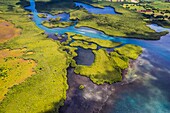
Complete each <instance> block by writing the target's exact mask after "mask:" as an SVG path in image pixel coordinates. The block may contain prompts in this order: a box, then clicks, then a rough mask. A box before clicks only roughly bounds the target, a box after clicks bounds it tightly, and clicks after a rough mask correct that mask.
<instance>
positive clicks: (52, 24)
mask: <svg viewBox="0 0 170 113" xmlns="http://www.w3.org/2000/svg"><path fill="white" fill-rule="evenodd" d="M73 24H74V23H73V22H49V21H43V22H42V25H43V26H45V27H48V28H56V27H61V28H64V27H69V26H71V25H73Z"/></svg>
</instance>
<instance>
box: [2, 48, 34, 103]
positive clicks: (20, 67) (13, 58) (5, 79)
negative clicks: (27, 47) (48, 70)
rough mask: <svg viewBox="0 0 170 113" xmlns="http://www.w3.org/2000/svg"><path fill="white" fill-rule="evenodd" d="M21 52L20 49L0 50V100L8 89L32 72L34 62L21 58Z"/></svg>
mask: <svg viewBox="0 0 170 113" xmlns="http://www.w3.org/2000/svg"><path fill="white" fill-rule="evenodd" d="M23 54H24V52H23V50H20V49H18V50H8V49H4V50H0V84H1V85H0V101H2V99H4V96H5V94H7V92H8V89H10V88H11V87H12V86H14V85H18V84H19V83H21V82H23V81H24V80H25V79H27V78H28V77H30V76H31V75H32V74H34V71H33V67H35V62H34V61H33V60H24V59H21V58H20V57H21V56H22V55H23Z"/></svg>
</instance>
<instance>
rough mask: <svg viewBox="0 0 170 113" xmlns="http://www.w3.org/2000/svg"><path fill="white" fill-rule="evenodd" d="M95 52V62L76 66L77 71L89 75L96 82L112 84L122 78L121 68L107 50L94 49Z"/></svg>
mask: <svg viewBox="0 0 170 113" xmlns="http://www.w3.org/2000/svg"><path fill="white" fill-rule="evenodd" d="M93 53H94V54H95V61H94V63H93V64H92V65H91V66H84V65H78V66H76V68H75V70H74V71H75V73H77V74H80V75H84V76H87V77H89V78H90V79H91V80H92V81H93V82H94V83H96V84H103V83H105V82H107V83H110V84H112V83H113V82H118V81H121V80H122V76H121V70H120V69H119V68H118V67H117V66H116V65H115V63H114V61H113V60H112V59H111V58H110V57H109V55H108V53H107V52H106V51H105V50H103V49H99V50H93Z"/></svg>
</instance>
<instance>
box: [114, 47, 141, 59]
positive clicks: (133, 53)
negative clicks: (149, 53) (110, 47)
mask: <svg viewBox="0 0 170 113" xmlns="http://www.w3.org/2000/svg"><path fill="white" fill-rule="evenodd" d="M115 51H117V52H118V53H119V54H121V55H124V56H126V57H128V58H131V59H137V58H138V56H139V54H141V53H142V48H141V47H139V46H136V45H131V44H126V45H124V46H122V47H120V48H116V49H115Z"/></svg>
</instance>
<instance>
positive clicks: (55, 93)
mask: <svg viewBox="0 0 170 113" xmlns="http://www.w3.org/2000/svg"><path fill="white" fill-rule="evenodd" d="M3 2H4V3H5V2H9V4H10V5H14V7H17V8H18V9H21V8H20V7H18V6H16V5H15V4H16V2H19V0H6V1H3ZM3 6H5V4H3ZM3 8H4V7H3ZM0 10H3V11H4V13H3V14H1V13H0V18H4V19H5V20H8V21H11V22H12V23H14V24H15V26H16V27H19V28H21V29H22V34H21V35H20V36H18V37H16V38H14V39H12V40H10V41H9V42H7V43H5V44H2V45H1V46H0V49H2V48H11V49H16V48H27V51H33V53H34V54H30V55H24V56H23V58H24V59H32V60H34V61H36V63H37V66H36V68H35V71H36V74H35V75H33V76H32V77H30V78H28V79H27V80H26V81H25V82H23V83H21V84H19V85H16V86H14V87H12V88H11V89H10V90H9V92H8V94H7V95H6V97H5V99H4V100H3V101H2V102H1V103H0V113H4V112H5V113H25V112H28V111H29V112H30V113H38V112H45V111H49V110H51V109H55V110H56V112H57V111H58V108H59V107H60V106H61V105H63V103H64V100H65V99H66V90H67V89H68V85H67V78H66V74H67V72H66V68H67V67H68V66H69V65H68V63H67V62H68V60H67V57H69V56H68V54H67V53H66V52H64V51H62V50H61V49H60V47H61V45H60V44H59V43H58V42H57V41H53V40H52V39H47V38H46V37H47V36H46V35H44V33H43V31H42V30H40V29H38V28H37V27H36V26H35V24H34V23H33V22H31V20H30V19H28V16H27V15H25V14H27V13H26V12H24V13H21V12H20V13H19V14H18V13H17V12H13V11H11V12H6V13H5V11H7V9H5V8H4V9H2V8H0Z"/></svg>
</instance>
